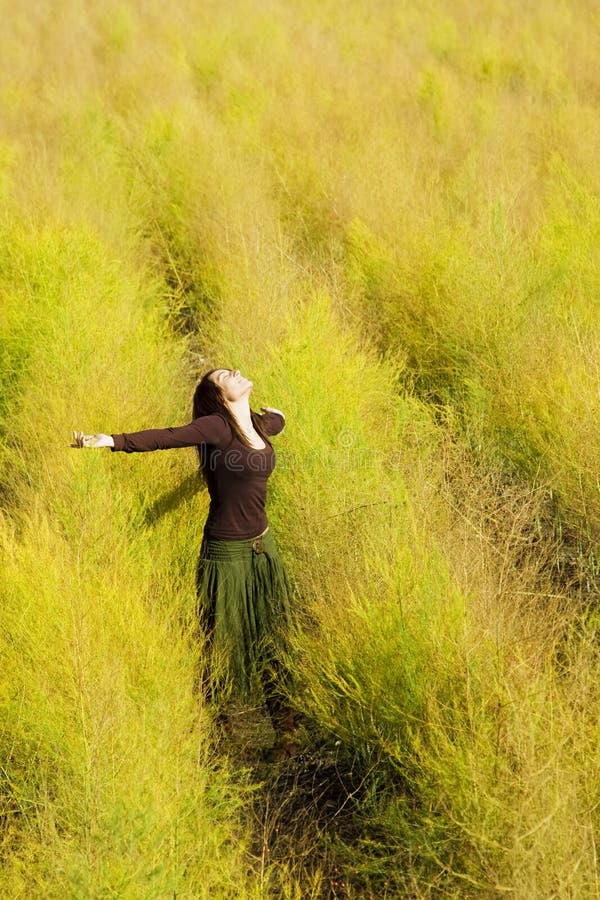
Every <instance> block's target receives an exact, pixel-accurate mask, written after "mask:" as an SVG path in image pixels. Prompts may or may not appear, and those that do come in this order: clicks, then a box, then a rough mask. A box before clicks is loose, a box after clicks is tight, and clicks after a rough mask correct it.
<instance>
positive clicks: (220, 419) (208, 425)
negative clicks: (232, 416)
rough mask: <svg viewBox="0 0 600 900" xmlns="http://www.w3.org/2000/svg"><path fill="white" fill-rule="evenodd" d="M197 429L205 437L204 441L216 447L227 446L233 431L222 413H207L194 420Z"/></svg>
mask: <svg viewBox="0 0 600 900" xmlns="http://www.w3.org/2000/svg"><path fill="white" fill-rule="evenodd" d="M194 422H195V424H196V425H197V426H198V428H199V429H200V430H201V431H202V432H203V433H204V434H205V435H206V437H205V440H207V441H208V442H209V443H211V444H216V445H217V446H219V445H223V444H227V443H229V441H230V440H231V437H232V434H233V431H232V428H231V425H230V424H229V422H228V421H227V418H226V417H225V416H224V415H223V414H222V413H208V415H204V416H199V417H198V418H197V419H195V420H194Z"/></svg>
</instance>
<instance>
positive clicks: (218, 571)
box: [71, 369, 295, 755]
mask: <svg viewBox="0 0 600 900" xmlns="http://www.w3.org/2000/svg"><path fill="white" fill-rule="evenodd" d="M252 388H253V383H252V381H250V380H249V379H248V378H245V377H244V376H243V375H241V374H240V372H239V371H238V370H237V369H211V370H210V371H209V372H206V374H205V375H204V376H203V377H202V379H201V381H200V382H199V384H198V386H197V387H196V391H195V393H194V401H193V421H192V422H190V423H189V425H182V426H180V427H176V428H153V429H148V430H146V431H136V432H132V433H128V434H110V435H108V434H93V435H86V434H84V433H83V432H77V431H74V432H73V438H74V440H73V444H72V445H71V446H73V447H90V448H98V447H110V448H111V451H113V452H115V451H124V452H125V453H140V452H147V451H152V450H168V449H170V448H175V447H196V448H197V451H198V458H199V462H200V470H201V472H202V475H203V476H204V479H205V481H206V484H207V487H208V491H209V495H210V506H209V511H208V517H207V519H206V523H205V525H204V532H203V536H202V544H201V548H200V556H199V559H198V568H197V576H196V585H197V590H198V598H199V613H200V619H201V623H202V625H203V627H204V629H205V633H206V635H207V645H208V647H209V648H210V660H211V663H210V666H209V667H207V668H208V671H209V675H208V679H207V683H206V687H207V690H208V693H209V695H210V696H211V697H214V696H215V691H217V690H218V689H219V688H222V687H223V686H224V685H225V684H227V685H228V686H229V687H231V688H232V689H233V690H234V691H235V692H236V693H237V694H238V695H239V696H245V695H248V694H249V693H250V691H251V689H252V686H253V684H255V683H256V681H257V680H258V681H259V683H261V684H262V689H263V693H264V697H265V701H266V704H267V708H268V710H269V714H270V716H271V719H272V722H273V726H274V728H275V733H276V736H277V739H278V746H279V748H280V749H281V751H282V753H283V754H286V753H287V754H289V755H291V754H292V753H293V752H294V751H295V744H294V742H293V729H294V724H295V723H294V712H293V710H292V708H291V707H290V706H289V705H287V703H286V702H285V699H284V696H283V692H282V691H281V687H282V685H283V681H284V680H285V675H284V668H283V666H282V665H281V663H280V661H279V656H280V654H281V651H282V650H283V649H284V648H285V633H286V630H287V628H288V627H289V624H290V599H291V589H290V582H289V580H288V577H287V574H286V571H285V568H284V566H283V563H282V561H281V559H280V557H279V554H278V552H277V546H276V543H275V539H274V537H273V535H272V533H271V531H270V530H269V525H268V522H267V516H266V511H265V502H266V496H267V481H268V478H269V476H270V475H271V473H272V471H273V469H274V468H275V451H274V449H273V446H272V444H271V441H270V439H269V438H270V437H271V436H273V435H276V434H279V433H280V432H282V431H283V429H284V427H285V416H284V414H283V413H282V412H281V411H280V410H278V409H274V408H273V407H261V409H262V410H263V412H262V414H258V413H256V412H254V411H253V410H252V409H251V408H250V394H251V392H252Z"/></svg>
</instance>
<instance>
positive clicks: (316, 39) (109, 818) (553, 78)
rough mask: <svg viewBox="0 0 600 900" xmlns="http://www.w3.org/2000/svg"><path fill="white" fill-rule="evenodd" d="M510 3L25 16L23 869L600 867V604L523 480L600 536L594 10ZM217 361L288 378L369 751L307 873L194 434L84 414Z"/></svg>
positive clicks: (309, 627)
mask: <svg viewBox="0 0 600 900" xmlns="http://www.w3.org/2000/svg"><path fill="white" fill-rule="evenodd" d="M505 9H506V8H503V10H496V9H495V8H494V6H493V4H490V5H489V6H485V7H481V8H479V9H478V11H477V12H476V13H472V12H471V11H470V9H469V8H467V7H466V6H458V5H450V4H448V7H447V9H446V10H445V12H444V13H443V14H442V10H441V9H436V10H435V11H434V10H431V11H426V10H425V9H424V8H421V7H418V6H416V5H414V6H412V7H407V8H405V9H403V10H402V11H399V10H398V9H397V8H396V6H395V5H393V4H381V5H380V6H378V8H377V14H376V15H375V14H374V13H373V10H372V9H371V7H368V6H367V5H366V4H363V3H353V4H352V6H351V7H350V8H348V7H347V5H345V4H344V5H342V4H334V3H328V4H324V5H323V4H319V5H317V4H313V3H303V4H293V5H292V4H285V3H282V2H279V3H273V4H271V5H270V6H269V7H268V9H265V10H263V11H260V12H257V11H256V8H255V7H254V6H253V5H251V4H249V3H238V2H235V3H233V4H231V5H230V7H228V9H227V11H224V10H223V9H222V7H221V6H217V5H210V4H207V5H205V6H203V8H202V10H198V9H196V8H195V7H193V6H191V5H190V6H188V5H187V4H184V3H181V4H177V5H176V6H175V7H173V8H172V9H170V10H169V11H168V13H167V11H165V9H164V8H162V7H161V6H160V5H159V4H144V6H143V7H142V6H138V5H135V4H133V3H129V4H128V3H118V4H110V3H109V4H106V5H103V6H102V7H100V6H97V5H95V4H92V3H90V4H88V5H87V6H84V7H80V6H78V5H76V4H70V3H67V2H65V3H64V5H63V6H62V7H61V14H60V15H59V14H58V13H57V14H56V15H50V14H49V10H47V9H45V8H44V7H42V6H40V7H39V8H36V10H35V12H33V13H32V14H31V16H28V17H27V18H24V17H22V16H21V15H20V14H19V12H18V11H17V9H16V7H14V8H13V7H11V8H10V10H9V14H8V16H7V25H6V28H4V29H3V32H2V36H1V38H0V41H1V42H2V47H1V49H2V52H3V59H5V60H6V65H5V67H4V72H3V75H2V86H1V90H0V103H1V105H2V110H3V114H4V115H3V123H4V125H3V128H4V132H3V137H2V142H1V148H2V149H1V153H0V167H1V171H2V173H3V175H2V180H1V182H0V190H1V191H2V193H3V198H4V201H5V207H4V221H3V225H2V237H3V242H2V251H1V258H2V304H3V305H2V310H3V314H4V315H3V318H2V321H1V322H0V336H1V338H2V360H3V374H2V381H1V385H2V396H1V397H0V415H1V419H2V421H1V425H2V437H3V446H2V456H1V472H2V479H3V485H5V487H4V489H3V494H2V498H3V518H2V562H3V567H2V572H3V574H2V594H3V597H4V602H3V606H2V610H3V611H2V616H3V618H2V635H3V637H2V654H3V658H4V660H3V667H2V669H3V677H2V703H3V721H4V722H5V723H6V724H5V727H4V731H3V733H2V734H3V737H2V744H1V747H0V752H1V754H2V769H3V797H4V809H3V812H4V813H5V817H4V820H3V824H4V826H5V830H4V844H3V851H4V856H3V870H2V875H1V876H0V877H1V878H2V882H1V883H2V888H3V890H4V891H5V892H7V893H9V894H11V893H12V894H17V895H18V894H19V892H20V893H22V894H23V895H24V896H30V895H32V894H33V895H36V894H37V895H40V896H65V894H66V895H69V894H71V895H74V896H90V895H91V896H94V895H95V894H98V895H99V896H105V895H111V894H112V895H115V896H121V895H122V896H132V897H134V896H135V897H137V896H157V897H158V896H165V895H166V894H167V893H168V894H172V893H173V892H176V893H179V894H183V895H186V893H187V895H189V896H211V897H212V896H217V897H218V896H237V895H241V896H252V895H260V894H261V893H262V894H263V895H265V896H271V895H272V896H277V895H281V893H286V892H287V893H288V894H289V895H290V896H292V895H294V893H296V894H297V895H298V896H310V895H312V894H314V895H317V894H318V892H319V891H322V892H325V891H326V886H327V883H328V877H329V870H328V866H330V864H331V863H332V861H333V862H335V864H336V865H337V866H338V867H339V866H341V867H342V868H343V871H344V876H345V881H346V882H347V883H348V882H349V884H350V887H349V889H348V892H349V895H350V896H356V897H358V896H368V895H369V892H370V893H371V894H372V895H375V896H385V894H386V892H387V895H388V896H407V897H413V896H416V897H427V896H440V895H442V896H495V895H498V896H501V895H505V894H508V895H512V896H516V897H523V898H531V897H540V898H542V897H544V898H546V897H549V896H556V897H563V896H564V897H567V896H582V897H586V896H590V897H592V896H595V894H596V893H597V891H598V877H599V876H598V869H597V861H596V851H595V834H596V833H597V785H598V783H600V781H599V778H598V775H599V765H598V763H599V759H598V750H597V747H598V746H599V741H598V737H599V735H598V726H597V722H596V718H595V716H594V711H595V709H596V707H597V701H598V697H597V684H598V674H599V673H598V658H597V649H596V647H595V636H596V632H597V621H596V619H595V614H594V612H593V611H592V612H588V613H585V614H584V613H582V612H581V610H577V609H576V608H575V607H573V605H572V603H571V601H570V598H569V597H568V596H567V595H566V594H564V593H563V594H560V593H558V591H557V588H556V586H555V585H553V584H552V583H551V581H550V579H549V577H548V575H547V574H546V563H547V557H548V555H549V553H551V551H552V545H551V544H548V545H545V544H544V540H543V532H542V530H541V526H540V531H539V533H535V534H534V535H533V537H534V538H535V541H533V540H532V523H535V522H536V521H539V518H540V517H539V499H538V494H537V493H535V492H534V491H533V490H532V489H531V488H529V487H528V486H527V484H525V486H522V485H521V486H520V485H519V483H518V482H516V483H515V484H514V485H513V486H511V485H510V484H507V483H505V482H504V483H502V484H501V488H502V492H503V493H502V494H501V499H500V500H498V493H499V490H498V477H499V476H498V472H499V471H500V472H504V473H506V472H511V471H520V472H521V473H525V474H527V475H528V476H529V478H530V480H531V484H539V483H540V482H542V483H543V484H544V485H545V486H546V487H549V488H551V489H552V490H553V491H555V492H557V493H558V495H559V497H560V503H561V510H562V512H563V513H564V514H565V515H569V516H570V517H571V519H570V520H571V521H572V523H573V524H575V525H577V524H578V523H579V524H581V523H583V526H584V528H583V530H582V539H583V537H584V536H585V534H584V532H587V535H588V536H589V535H590V534H592V535H593V533H594V529H595V528H596V523H597V512H596V510H595V506H594V504H595V503H596V502H597V501H596V498H597V494H595V493H594V490H595V486H594V472H595V471H596V472H597V459H598V458H597V452H598V451H597V447H598V445H597V442H594V440H593V437H594V435H593V423H594V404H595V402H596V400H597V395H596V393H595V391H596V382H595V380H594V379H595V377H596V375H597V373H596V368H595V366H596V357H595V353H596V350H597V316H596V315H595V312H594V306H593V304H594V302H595V296H596V279H597V261H596V256H595V243H594V240H595V238H594V235H595V234H596V230H597V222H596V219H597V199H596V198H597V184H596V183H595V178H596V175H595V168H594V147H595V142H596V141H597V124H596V122H595V119H594V118H593V117H592V115H591V114H590V111H589V104H590V101H591V98H593V95H594V91H595V90H596V85H595V81H594V78H595V76H594V74H593V69H592V67H591V61H592V59H593V29H592V27H591V26H592V24H593V22H592V18H593V14H592V13H590V12H589V10H588V8H587V7H584V6H583V5H582V6H581V9H579V7H578V6H577V7H573V8H572V9H573V11H571V8H567V7H561V8H560V9H559V8H557V9H556V10H553V11H548V10H546V9H545V8H543V7H541V6H539V7H536V8H535V9H534V10H533V11H532V12H528V13H526V12H523V11H521V10H517V8H516V7H515V8H514V9H509V10H508V11H507V12H505V11H504V10H505ZM50 72H51V74H48V73H50ZM515 173H517V174H518V176H519V178H520V181H519V182H518V184H517V185H515V183H514V180H515ZM209 363H210V364H213V363H214V364H218V365H221V364H222V365H227V364H232V365H233V364H235V365H236V366H238V367H240V368H244V369H246V370H247V371H248V372H249V373H250V375H251V376H252V378H253V380H254V381H255V383H256V389H255V393H254V395H253V406H254V407H255V408H258V407H259V406H260V405H262V404H263V403H264V404H269V405H274V406H277V407H278V408H281V409H284V410H285V411H286V414H287V418H288V424H287V427H286V431H285V433H284V434H283V435H281V437H279V438H278V439H277V443H276V449H277V453H278V460H279V467H278V470H277V471H276V474H275V476H274V477H273V480H272V482H271V488H270V506H269V514H270V521H271V523H272V527H273V528H274V530H275V531H276V534H277V538H278V541H279V543H280V546H281V549H282V553H283V555H284V557H285V560H286V562H287V564H288V566H289V568H290V572H291V574H292V575H293V577H294V581H295V583H296V585H297V588H298V598H297V600H298V618H299V627H298V630H297V632H296V633H295V635H294V653H293V655H292V667H293V671H294V674H295V681H296V687H295V694H294V700H295V702H296V703H297V704H298V706H299V707H300V708H301V709H302V710H303V711H304V712H305V713H306V714H307V715H308V716H309V718H310V721H311V723H312V732H311V733H316V734H318V736H319V740H325V741H326V742H330V743H334V742H335V741H340V744H339V748H340V749H339V753H340V754H341V757H342V758H343V759H345V760H346V761H347V762H348V764H349V765H352V766H353V767H356V769H357V771H358V772H359V773H360V774H361V777H362V778H363V783H364V792H363V794H362V795H361V801H360V804H356V803H355V802H354V801H353V798H348V804H349V805H352V808H353V810H354V813H353V814H354V817H355V834H354V840H351V839H350V838H348V837H347V836H346V838H345V843H344V842H342V841H341V840H340V841H338V842H337V844H336V842H335V829H333V834H334V837H333V838H332V837H331V836H329V837H327V836H325V837H324V839H323V841H322V842H321V844H320V845H319V846H317V847H316V848H315V851H314V859H312V860H311V859H307V857H306V853H305V851H306V847H303V846H302V845H301V844H300V845H299V846H298V855H297V859H296V860H295V861H294V862H293V863H292V864H291V868H292V875H291V877H290V876H289V875H288V873H287V872H286V871H285V869H284V870H283V871H277V870H278V868H279V867H278V866H277V864H274V865H269V863H268V853H267V851H266V848H264V847H263V853H262V856H261V857H260V858H254V857H253V856H252V854H250V853H248V852H246V848H247V847H248V846H249V832H248V828H247V824H248V821H249V820H248V817H247V816H246V813H245V808H246V804H245V800H246V795H245V788H244V777H243V776H242V777H240V775H239V774H237V775H236V779H235V785H234V784H233V783H232V779H231V777H230V774H231V773H229V772H228V763H227V761H226V760H223V759H215V757H214V755H213V754H214V751H213V749H212V745H211V743H210V740H211V726H210V717H209V715H208V711H207V710H205V709H203V707H202V705H201V704H200V703H199V699H198V697H197V692H196V691H195V683H196V679H197V676H198V669H199V666H200V665H201V659H202V639H201V635H199V634H198V632H197V629H196V625H195V617H194V609H195V598H194V596H193V569H194V561H195V554H196V552H197V548H198V542H199V536H200V533H201V527H202V522H203V518H204V516H205V514H206V509H207V497H206V494H205V493H204V492H202V491H200V492H199V493H198V492H197V490H196V484H197V483H196V482H195V481H194V479H193V478H190V476H192V475H193V472H194V469H195V457H194V452H193V451H192V450H189V451H179V452H178V453H175V452H173V453H167V454H161V453H159V454H152V455H150V456H145V457H126V456H124V455H118V456H117V455H116V454H115V455H113V454H110V453H109V452H108V451H102V452H98V453H92V452H83V451H75V450H71V449H69V448H68V446H67V444H68V442H69V439H70V430H71V428H79V427H81V428H83V429H84V430H99V431H120V430H126V431H131V430H134V429H136V428H144V427H149V426H160V425H161V424H164V425H171V424H177V423H178V422H183V421H186V420H187V418H188V416H189V410H190V397H191V392H192V388H193V385H194V381H195V377H196V376H197V375H198V374H199V372H200V371H202V370H203V368H204V367H207V366H208V364H209ZM431 401H433V405H434V407H435V409H434V410H433V411H432V409H431V407H430V402H431ZM440 405H442V406H443V415H440ZM434 413H435V414H434ZM465 438H466V439H465ZM473 451H475V457H476V459H477V461H478V465H479V467H477V466H476V465H474V463H473ZM449 480H450V482H449ZM588 593H589V596H590V597H591V596H593V585H592V586H590V588H589V591H588ZM309 740H310V739H309ZM315 746H316V747H318V744H315ZM309 749H310V747H309ZM313 751H314V752H318V751H317V750H316V749H314V747H313ZM273 814H274V815H276V811H274V813H273ZM319 885H320V886H319Z"/></svg>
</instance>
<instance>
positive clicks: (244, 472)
mask: <svg viewBox="0 0 600 900" xmlns="http://www.w3.org/2000/svg"><path fill="white" fill-rule="evenodd" d="M258 418H259V419H260V420H261V423H262V425H263V426H264V428H265V431H266V433H267V434H269V435H275V434H279V432H280V431H282V430H283V428H284V426H285V419H284V417H283V415H281V414H280V413H275V412H270V411H269V412H266V413H263V414H262V415H260V416H258ZM112 438H113V441H114V447H111V450H112V451H113V452H114V451H120V450H122V451H124V452H125V453H144V452H148V451H151V450H169V449H172V448H175V447H195V446H200V445H201V444H205V445H206V460H207V461H206V467H205V473H206V482H207V487H208V493H209V495H210V506H209V510H208V517H207V519H206V523H205V525H204V534H205V536H206V537H208V538H216V539H218V540H224V541H227V540H233V541H236V540H237V541H239V540H246V539H247V538H251V537H256V536H257V535H259V534H262V532H263V531H264V530H265V529H266V527H267V524H268V523H267V514H266V510H265V504H266V499H267V481H268V479H269V476H270V475H271V473H272V471H273V469H274V468H275V462H276V458H275V450H274V449H273V447H272V446H271V445H270V444H269V443H268V442H267V441H265V444H266V446H265V447H264V449H262V450H257V449H255V448H250V447H246V446H245V445H244V444H242V442H241V441H240V440H239V439H238V438H237V437H236V436H235V435H234V434H233V431H232V429H231V426H230V425H229V423H228V421H227V419H226V418H225V417H224V416H221V415H219V414H215V415H210V416H201V417H200V418H199V419H194V420H193V422H190V423H189V425H181V426H178V427H175V428H150V429H147V430H146V431H134V432H131V433H129V434H113V435H112Z"/></svg>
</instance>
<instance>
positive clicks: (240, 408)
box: [228, 397, 254, 431]
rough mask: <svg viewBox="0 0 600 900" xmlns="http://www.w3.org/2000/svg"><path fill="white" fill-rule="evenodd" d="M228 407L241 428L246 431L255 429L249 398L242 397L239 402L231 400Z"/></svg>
mask: <svg viewBox="0 0 600 900" xmlns="http://www.w3.org/2000/svg"><path fill="white" fill-rule="evenodd" d="M228 406H229V409H230V410H231V412H232V413H233V415H234V416H235V418H236V420H237V422H238V424H239V426H240V428H243V429H244V430H246V431H249V430H252V429H253V428H254V426H253V424H252V418H251V416H250V403H249V402H248V398H247V397H240V399H239V400H233V401H231V400H229V401H228Z"/></svg>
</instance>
